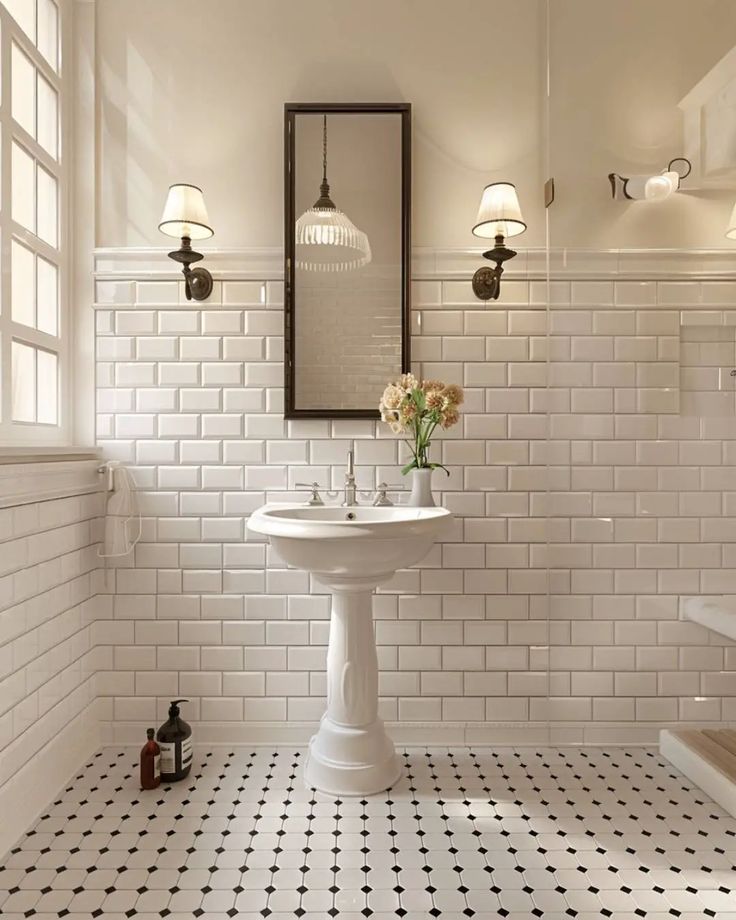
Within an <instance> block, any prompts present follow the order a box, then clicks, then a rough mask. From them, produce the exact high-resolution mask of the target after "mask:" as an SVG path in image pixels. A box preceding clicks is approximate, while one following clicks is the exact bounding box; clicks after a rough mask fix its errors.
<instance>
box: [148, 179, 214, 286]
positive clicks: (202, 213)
mask: <svg viewBox="0 0 736 920" xmlns="http://www.w3.org/2000/svg"><path fill="white" fill-rule="evenodd" d="M209 220H210V219H209V217H208V216H207V209H206V208H205V206H204V196H203V195H202V189H201V188H199V187H198V186H196V185H188V184H187V183H185V182H179V183H177V184H176V185H172V186H170V187H169V194H168V196H167V198H166V204H165V205H164V213H163V214H162V215H161V223H160V224H159V225H158V229H159V230H160V231H161V232H162V233H165V234H166V235H167V236H173V237H175V238H177V239H180V240H181V248H179V249H177V250H175V251H174V252H170V253H169V258H170V259H173V260H174V261H175V262H180V263H181V264H182V265H183V266H184V268H183V269H182V272H183V273H184V285H185V291H186V295H187V300H207V298H208V297H209V296H210V294H211V293H212V275H211V274H210V273H209V272H208V271H207V269H206V268H202V267H201V266H199V267H197V268H190V267H189V266H190V265H191V264H192V262H199V261H200V260H201V259H203V258H204V256H203V255H202V253H200V252H195V251H194V250H193V249H192V240H206V239H209V237H211V236H212V235H213V234H214V230H213V229H212V227H210V225H209Z"/></svg>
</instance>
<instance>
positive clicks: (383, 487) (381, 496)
mask: <svg viewBox="0 0 736 920" xmlns="http://www.w3.org/2000/svg"><path fill="white" fill-rule="evenodd" d="M403 491H404V487H403V486H390V485H388V483H385V482H379V484H378V488H377V489H376V497H375V498H374V499H373V505H374V507H377V508H385V507H387V506H389V505H393V502H392V501H391V499H390V498H389V497H388V493H389V492H403Z"/></svg>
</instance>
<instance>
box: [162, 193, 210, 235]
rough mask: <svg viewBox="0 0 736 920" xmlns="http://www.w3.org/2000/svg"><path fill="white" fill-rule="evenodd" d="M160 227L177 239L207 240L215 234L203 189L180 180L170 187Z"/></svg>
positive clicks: (163, 231)
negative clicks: (208, 214) (205, 203)
mask: <svg viewBox="0 0 736 920" xmlns="http://www.w3.org/2000/svg"><path fill="white" fill-rule="evenodd" d="M158 229H159V230H160V231H161V232H162V233H165V234H166V235H167V236H173V237H175V238H176V239H181V238H182V237H185V236H186V237H189V239H190V240H206V239H208V238H209V237H210V236H212V235H213V233H214V230H213V229H212V227H210V219H209V217H208V216H207V208H206V207H205V206H204V196H203V195H202V189H201V188H198V187H197V186H196V185H187V184H186V183H184V182H180V183H178V184H176V185H172V186H170V187H169V194H168V196H167V198H166V204H165V205H164V213H163V214H162V215H161V223H160V224H159V225H158Z"/></svg>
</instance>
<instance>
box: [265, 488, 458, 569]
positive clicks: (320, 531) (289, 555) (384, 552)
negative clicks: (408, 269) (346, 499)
mask: <svg viewBox="0 0 736 920" xmlns="http://www.w3.org/2000/svg"><path fill="white" fill-rule="evenodd" d="M451 517H452V515H451V514H450V512H449V511H447V510H446V509H445V508H407V507H401V506H393V507H385V508H372V507H368V508H364V507H362V506H357V507H351V508H343V507H330V506H326V507H310V506H305V505H264V506H263V507H262V508H259V509H258V510H257V511H256V512H254V514H253V515H251V517H250V519H249V521H248V529H249V530H252V531H254V532H255V533H259V534H263V535H264V536H267V537H269V538H270V540H271V544H272V546H273V547H274V549H275V550H276V552H277V553H278V554H279V556H281V558H282V559H283V560H284V561H285V562H287V563H288V564H289V565H293V566H295V567H296V568H299V569H303V570H304V571H306V572H311V573H312V574H313V575H314V576H315V577H316V578H317V579H318V580H319V581H321V582H323V583H324V584H326V585H327V586H328V587H332V586H333V585H336V584H339V583H340V582H341V581H342V580H343V579H345V580H347V581H348V582H352V583H354V584H357V582H359V581H360V582H363V581H364V582H366V584H368V583H370V586H371V587H376V586H377V585H379V584H380V583H381V582H382V581H387V580H388V579H390V578H391V576H392V575H393V574H394V572H395V571H396V570H397V569H404V568H407V566H410V565H414V563H416V562H419V560H420V559H423V558H424V556H426V554H427V553H428V552H429V549H430V547H431V546H432V544H433V543H434V541H435V539H436V537H437V535H438V534H439V533H440V532H441V531H442V530H443V529H444V527H445V526H446V525H447V523H448V522H449V520H450V519H451Z"/></svg>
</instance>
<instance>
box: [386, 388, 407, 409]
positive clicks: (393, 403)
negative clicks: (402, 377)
mask: <svg viewBox="0 0 736 920" xmlns="http://www.w3.org/2000/svg"><path fill="white" fill-rule="evenodd" d="M404 395H405V394H404V392H403V390H400V389H399V387H397V386H396V385H395V384H393V383H390V384H389V385H388V386H387V387H386V389H385V390H384V391H383V396H382V397H381V403H382V404H383V405H384V406H385V407H386V408H387V409H398V408H399V406H400V405H401V400H402V399H403V398H404Z"/></svg>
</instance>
